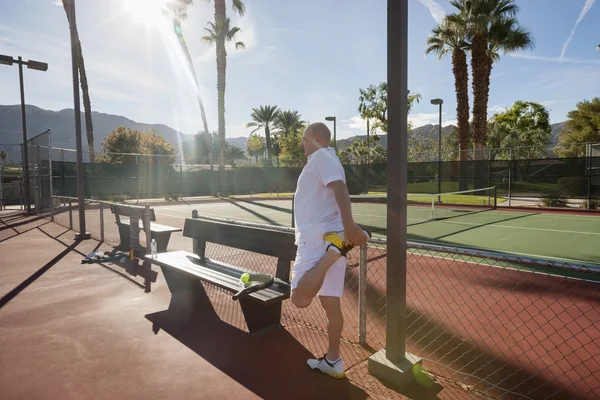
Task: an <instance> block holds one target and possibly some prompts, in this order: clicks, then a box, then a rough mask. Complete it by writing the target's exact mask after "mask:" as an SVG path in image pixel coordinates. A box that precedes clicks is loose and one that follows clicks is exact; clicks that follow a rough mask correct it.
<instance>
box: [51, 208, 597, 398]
mask: <svg viewBox="0 0 600 400" xmlns="http://www.w3.org/2000/svg"><path fill="white" fill-rule="evenodd" d="M109 204H110V203H107V202H103V201H97V200H86V203H85V213H86V227H87V230H88V231H89V232H90V233H91V235H92V237H93V238H95V239H97V240H99V241H104V242H105V243H108V244H111V245H113V246H116V245H118V244H119V242H120V240H119V232H118V228H117V226H116V224H115V220H114V216H113V215H112V213H110V211H109ZM77 213H78V207H77V199H76V198H67V197H59V198H57V206H56V207H55V208H54V212H53V218H54V221H55V222H56V223H58V224H59V225H62V226H65V227H68V228H71V229H73V228H74V229H75V230H77V227H78V214H77ZM158 217H159V219H158V222H159V223H167V224H173V225H175V224H176V223H177V222H176V221H175V220H165V219H162V220H161V219H160V218H164V217H161V216H160V215H159V216H158ZM200 217H201V218H203V219H209V220H210V219H212V220H220V221H222V220H224V219H223V218H216V217H210V216H203V215H200ZM225 220H226V221H227V222H228V223H232V224H240V225H246V226H256V227H268V228H269V229H274V230H282V231H286V232H292V231H293V228H289V227H282V226H272V225H264V224H259V223H250V222H240V221H234V220H228V219H225ZM179 222H180V223H181V221H179ZM177 226H178V225H177ZM140 241H141V243H144V242H145V236H144V234H143V232H140ZM387 245H388V243H387V241H386V240H385V239H378V238H376V239H372V240H371V241H370V242H369V244H368V246H365V247H363V248H360V249H358V248H356V249H353V250H352V251H351V252H350V253H349V255H348V261H347V266H348V268H347V270H346V276H345V289H344V296H343V298H342V303H341V307H342V312H343V314H344V330H343V333H342V355H343V357H344V361H345V363H346V366H347V368H348V375H349V376H350V377H351V378H353V381H358V382H360V383H361V384H362V385H363V386H365V387H368V389H369V391H371V392H373V393H376V394H377V395H379V396H381V397H382V398H394V397H395V396H397V395H396V394H395V393H394V392H393V391H391V390H390V389H386V388H385V387H383V386H382V385H380V384H378V383H377V381H376V380H375V379H374V378H373V377H372V376H371V375H370V374H369V373H368V371H367V368H366V360H367V359H368V357H369V356H370V355H371V354H373V353H374V352H376V351H378V350H380V349H382V348H384V347H385V343H386V336H385V335H386V302H387V300H388V296H387V293H386V287H387V282H386V276H387ZM191 248H192V244H191V240H189V239H187V238H183V237H181V236H180V235H179V236H177V235H176V236H175V237H173V238H172V240H171V242H170V244H169V250H187V251H191ZM206 254H207V257H209V258H213V259H216V260H219V261H223V262H227V263H231V264H234V265H239V266H243V267H244V268H248V269H250V270H254V271H256V272H259V273H260V272H261V273H274V271H275V269H276V266H277V259H275V258H272V257H268V256H264V255H258V254H255V253H251V252H248V251H244V250H239V249H235V248H231V247H227V246H222V245H215V244H209V245H208V246H207V253H206ZM290 267H291V265H290ZM136 279H139V280H140V282H139V283H140V285H142V284H143V280H142V278H140V277H137V278H136ZM406 279H407V281H406V286H407V301H406V304H407V307H406V327H407V328H406V337H405V338H397V339H398V340H406V347H407V351H408V352H410V353H412V354H415V355H417V356H419V357H421V358H423V366H424V369H425V371H426V372H427V374H429V375H430V376H431V377H433V378H434V379H435V380H437V381H439V382H443V385H444V390H443V391H442V393H440V395H439V397H440V398H456V399H464V398H494V399H514V398H518V399H542V398H543V399H591V398H598V397H599V396H600V266H598V265H591V264H589V265H582V264H575V263H567V262H559V261H548V260H538V259H532V258H526V257H517V256H514V255H510V254H502V253H497V252H488V251H476V250H472V249H465V248H458V247H449V246H441V245H432V244H423V243H417V242H409V243H408V252H407V274H406ZM205 286H206V287H207V289H208V290H207V292H208V293H209V295H210V297H211V300H212V301H213V305H214V308H215V310H216V312H217V314H218V315H219V316H220V318H221V319H222V320H223V321H225V322H227V323H229V324H232V325H234V326H237V327H238V328H240V329H242V330H247V327H246V325H245V320H244V318H243V315H242V312H241V310H240V309H239V308H238V307H236V306H233V307H232V304H231V300H230V295H229V294H228V293H225V292H223V291H222V290H220V289H218V288H216V287H211V286H210V285H205ZM282 313H283V321H284V325H285V326H286V330H287V332H288V333H290V334H291V335H293V336H294V337H295V338H296V339H297V340H298V341H299V342H300V343H301V344H302V345H303V346H304V347H306V348H307V349H308V350H309V351H311V352H312V353H313V354H315V355H321V354H324V353H325V352H326V351H327V319H326V316H325V313H324V311H323V310H322V308H321V307H320V305H319V301H318V299H315V300H314V301H313V303H312V304H311V305H310V306H309V307H308V308H305V309H297V308H296V307H294V306H293V305H292V304H291V302H289V301H286V302H284V304H283V307H282Z"/></svg>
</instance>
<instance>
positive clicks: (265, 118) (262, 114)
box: [246, 105, 279, 162]
mask: <svg viewBox="0 0 600 400" xmlns="http://www.w3.org/2000/svg"><path fill="white" fill-rule="evenodd" d="M278 115H279V108H278V107H277V106H269V105H267V106H260V107H259V108H253V109H252V114H251V115H250V117H251V118H252V121H251V122H248V123H247V124H246V128H250V127H254V128H255V129H254V130H253V131H252V133H254V132H256V131H257V130H259V129H264V131H265V139H266V142H267V158H268V160H269V161H268V162H270V161H271V158H272V156H273V148H272V147H271V146H272V143H271V129H272V128H273V127H274V125H275V121H276V119H277V116H278Z"/></svg>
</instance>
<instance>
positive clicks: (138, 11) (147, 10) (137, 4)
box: [125, 0, 167, 27]
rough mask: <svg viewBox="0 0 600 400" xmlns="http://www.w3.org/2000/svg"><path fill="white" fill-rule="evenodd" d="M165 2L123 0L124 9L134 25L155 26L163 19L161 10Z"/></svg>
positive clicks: (164, 0) (158, 0)
mask: <svg viewBox="0 0 600 400" xmlns="http://www.w3.org/2000/svg"><path fill="white" fill-rule="evenodd" d="M166 3H167V0H125V9H126V11H127V12H128V13H129V14H130V15H131V16H132V21H133V22H134V23H143V24H144V25H146V26H148V27H149V26H152V25H155V24H156V23H157V22H158V21H159V20H160V19H161V18H163V15H162V10H163V8H164V6H165V4H166Z"/></svg>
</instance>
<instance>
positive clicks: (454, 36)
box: [425, 19, 470, 161]
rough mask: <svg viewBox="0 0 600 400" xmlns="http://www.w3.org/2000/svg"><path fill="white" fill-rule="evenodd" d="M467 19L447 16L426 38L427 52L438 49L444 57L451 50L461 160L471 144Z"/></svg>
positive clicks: (440, 56) (465, 155) (466, 157)
mask: <svg viewBox="0 0 600 400" xmlns="http://www.w3.org/2000/svg"><path fill="white" fill-rule="evenodd" d="M465 28H466V26H465V24H464V21H459V22H456V21H455V22H451V21H448V20H447V19H445V20H444V21H443V22H442V23H441V24H439V25H438V26H436V27H435V28H434V29H433V30H432V35H431V36H430V37H429V38H428V39H427V49H426V50H425V53H426V54H429V53H436V54H437V55H438V57H439V58H440V59H441V58H442V57H443V56H444V55H446V54H448V53H452V73H453V74H454V90H455V92H456V115H457V119H458V124H457V125H458V137H459V146H460V149H461V152H460V158H459V159H460V161H466V160H467V159H468V152H467V150H468V146H469V142H470V140H469V136H470V132H469V67H468V65H467V53H466V50H467V49H468V48H469V43H468V42H467V40H466V29H465Z"/></svg>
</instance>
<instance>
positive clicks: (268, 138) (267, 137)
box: [265, 123, 272, 165]
mask: <svg viewBox="0 0 600 400" xmlns="http://www.w3.org/2000/svg"><path fill="white" fill-rule="evenodd" d="M265 142H266V145H267V163H268V164H269V165H271V157H272V155H271V154H272V153H271V150H272V149H271V130H270V129H269V124H268V123H266V124H265Z"/></svg>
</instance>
